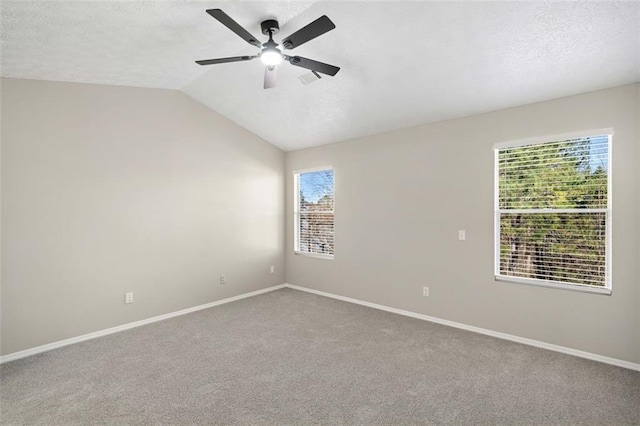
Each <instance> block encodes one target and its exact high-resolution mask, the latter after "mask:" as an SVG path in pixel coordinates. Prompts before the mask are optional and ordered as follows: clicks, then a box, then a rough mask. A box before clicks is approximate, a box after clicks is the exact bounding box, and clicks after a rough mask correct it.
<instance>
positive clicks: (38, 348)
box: [0, 284, 285, 364]
mask: <svg viewBox="0 0 640 426" xmlns="http://www.w3.org/2000/svg"><path fill="white" fill-rule="evenodd" d="M284 287H285V284H280V285H276V286H273V287H268V288H263V289H261V290H256V291H252V292H250V293H243V294H240V295H238V296H233V297H229V298H227V299H222V300H217V301H215V302H211V303H205V304H204V305H198V306H194V307H192V308H187V309H182V310H180V311H175V312H170V313H168V314H164V315H158V316H157V317H152V318H147V319H144V320H140V321H135V322H130V323H128V324H123V325H119V326H117V327H111V328H106V329H104V330H99V331H94V332H93V333H88V334H83V335H82V336H76V337H72V338H70V339H64V340H59V341H57V342H53V343H48V344H46V345H42V346H36V347H35V348H31V349H25V350H23V351H19V352H14V353H11V354H7V355H3V356H0V364H3V363H5V362H9V361H14V360H16V359H20V358H25V357H28V356H31V355H35V354H39V353H41V352H46V351H50V350H52V349H57V348H61V347H63V346H67V345H72V344H74V343H79V342H84V341H85V340H91V339H95V338H97V337H102V336H106V335H108V334H113V333H117V332H119V331H124V330H129V329H131V328H135V327H140V326H141V325H146V324H151V323H153V322H158V321H162V320H166V319H169V318H173V317H177V316H180V315H185V314H189V313H191V312H196V311H200V310H202V309H207V308H212V307H214V306H218V305H223V304H225V303H230V302H235V301H236V300H240V299H246V298H247V297H252V296H257V295H259V294H263V293H268V292H270V291H274V290H279V289H281V288H284Z"/></svg>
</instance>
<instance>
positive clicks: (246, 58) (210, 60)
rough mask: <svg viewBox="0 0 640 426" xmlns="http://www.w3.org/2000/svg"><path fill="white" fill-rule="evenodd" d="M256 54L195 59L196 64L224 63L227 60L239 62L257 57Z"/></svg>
mask: <svg viewBox="0 0 640 426" xmlns="http://www.w3.org/2000/svg"><path fill="white" fill-rule="evenodd" d="M257 57H258V55H256V56H234V57H232V58H218V59H205V60H202V61H196V64H198V65H215V64H225V63H227V62H240V61H250V60H252V59H254V58H257Z"/></svg>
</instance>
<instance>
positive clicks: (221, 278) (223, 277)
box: [220, 275, 227, 285]
mask: <svg viewBox="0 0 640 426" xmlns="http://www.w3.org/2000/svg"><path fill="white" fill-rule="evenodd" d="M226 282H227V279H226V277H225V276H224V275H220V284H222V285H224V284H225V283H226Z"/></svg>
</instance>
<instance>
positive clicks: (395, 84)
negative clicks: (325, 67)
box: [1, 0, 640, 151]
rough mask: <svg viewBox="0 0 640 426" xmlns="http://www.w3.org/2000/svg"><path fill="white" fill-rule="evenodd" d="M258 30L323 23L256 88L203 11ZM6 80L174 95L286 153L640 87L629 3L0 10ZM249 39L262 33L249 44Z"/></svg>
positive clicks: (237, 45) (116, 5) (258, 67)
mask: <svg viewBox="0 0 640 426" xmlns="http://www.w3.org/2000/svg"><path fill="white" fill-rule="evenodd" d="M210 8H221V9H223V10H224V11H225V12H226V13H227V14H228V15H229V16H231V17H232V18H233V19H234V20H236V21H237V22H238V23H239V24H240V25H242V26H243V27H245V28H246V29H247V30H249V32H251V33H252V34H253V35H255V36H262V34H261V33H260V22H261V21H263V20H265V19H269V18H275V19H277V20H278V21H279V22H280V29H281V31H280V34H278V35H277V36H276V37H275V39H276V41H277V42H280V41H281V40H282V39H283V38H284V37H285V36H287V35H289V34H291V33H292V32H294V31H296V30H297V29H299V28H301V27H303V26H304V25H306V24H308V23H309V22H311V21H313V20H315V19H316V18H318V17H320V16H321V15H328V16H329V17H330V18H331V20H332V21H333V22H334V23H335V24H336V29H334V30H333V31H330V32H328V33H326V34H325V35H322V36H320V37H318V38H317V39H314V40H312V41H310V42H308V43H306V44H305V45H303V46H301V47H299V48H298V49H295V50H293V51H292V54H297V55H300V56H304V57H308V58H312V59H316V60H319V61H322V62H327V63H329V64H333V65H337V66H339V67H341V70H340V72H339V73H338V74H337V75H336V76H335V77H329V76H324V77H323V78H322V79H320V80H317V81H314V82H312V83H310V84H306V85H305V84H302V82H301V81H300V79H299V78H298V77H299V76H303V75H307V74H308V73H309V72H308V71H306V70H304V69H302V68H298V67H294V66H291V65H290V64H288V63H284V64H282V65H280V66H279V68H278V86H277V87H276V88H274V89H269V90H264V89H263V88H262V85H263V74H264V65H263V64H262V63H261V62H260V61H259V60H254V61H249V62H236V63H228V64H220V65H212V66H208V67H201V66H199V65H196V64H195V63H194V61H195V60H197V59H209V58H218V57H227V56H239V55H252V54H255V53H258V49H257V48H255V47H253V46H251V45H249V44H247V43H246V42H244V41H243V40H242V39H241V38H239V37H238V36H237V35H235V34H234V33H232V32H231V31H229V29H227V28H226V27H224V26H223V25H222V24H220V23H219V22H218V21H216V20H214V19H213V18H212V17H211V16H209V15H208V14H207V13H205V10H206V9H210ZM1 13H2V15H1V23H2V27H1V41H2V55H1V56H2V62H1V65H2V68H1V72H2V76H4V77H14V78H30V79H45V80H57V81H71V82H82V83H97V84H115V85H125V86H138V87H156V88H167V89H179V90H182V91H183V92H184V93H186V94H187V95H189V96H191V97H192V98H194V99H195V100H197V101H199V102H201V103H203V104H204V105H206V106H208V107H210V108H211V109H213V110H215V111H217V112H218V113H220V114H221V115H223V116H225V117H227V118H229V119H230V120H232V121H234V122H236V123H237V124H239V125H241V126H243V127H245V128H247V129H248V130H250V131H251V132H253V133H255V134H256V135H258V136H260V137H262V138H263V139H265V140H267V141H268V142H270V143H272V144H274V145H276V146H278V147H280V148H281V149H283V150H285V151H289V150H295V149H301V148H305V147H310V146H315V145H322V144H327V143H332V142H338V141H342V140H347V139H352V138H356V137H361V136H365V135H370V134H376V133H383V132H388V131H392V130H396V129H399V128H404V127H411V126H415V125H419V124H424V123H431V122H436V121H441V120H446V119H451V118H457V117H462V116H468V115H472V114H477V113H482V112H487V111H492V110H497V109H502V108H507V107H511V106H516V105H522V104H527V103H532V102H537V101H541V100H545V99H550V98H556V97H561V96H567V95H571V94H576V93H582V92H587V91H591V90H597V89H602V88H606V87H612V86H617V85H622V84H626V83H632V82H637V81H640V2H638V1H624V2H615V1H612V2H609V1H606V2H605V1H595V2H588V1H580V2H569V1H565V2H548V1H544V2H543V1H534V2H521V1H512V2H494V1H490V2H478V1H461V2H460V1H459V2H446V1H441V2H420V1H409V2H402V1H369V2H365V1H355V2H343V1H316V2H295V1H224V2H211V1H123V2H114V1H29V0H26V1H4V0H3V1H2V2H1ZM259 39H260V40H261V41H265V40H266V38H265V39H264V40H263V37H259Z"/></svg>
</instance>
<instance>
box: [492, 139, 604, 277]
mask: <svg viewBox="0 0 640 426" xmlns="http://www.w3.org/2000/svg"><path fill="white" fill-rule="evenodd" d="M609 139H610V138H609V136H607V135H605V136H595V137H585V138H579V139H572V140H566V141H556V142H548V143H540V144H535V145H525V146H516V147H508V148H501V149H497V162H498V167H497V186H498V188H497V195H498V197H497V211H496V220H497V228H498V229H499V232H500V234H499V251H498V253H497V257H498V259H497V265H496V274H497V275H498V276H502V277H515V278H522V279H530V280H541V281H545V282H550V283H563V284H574V285H581V286H592V287H593V286H595V287H608V286H609V268H610V265H608V259H609V256H608V250H609V244H608V238H609V236H608V227H607V225H608V221H609V193H608V179H609V160H608V159H609Z"/></svg>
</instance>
